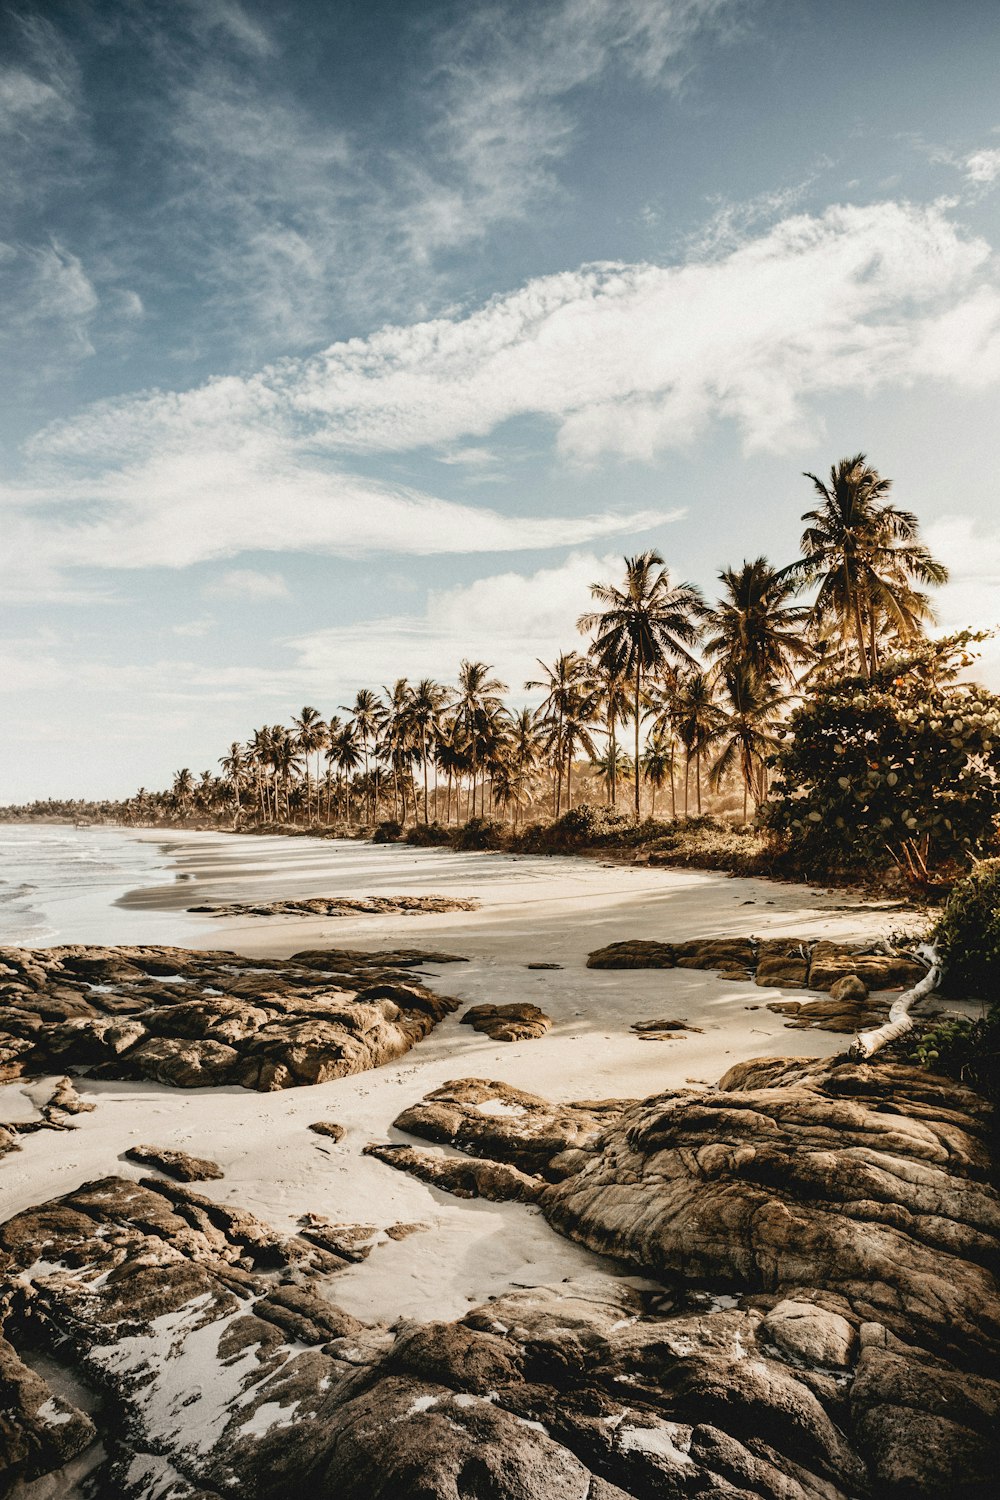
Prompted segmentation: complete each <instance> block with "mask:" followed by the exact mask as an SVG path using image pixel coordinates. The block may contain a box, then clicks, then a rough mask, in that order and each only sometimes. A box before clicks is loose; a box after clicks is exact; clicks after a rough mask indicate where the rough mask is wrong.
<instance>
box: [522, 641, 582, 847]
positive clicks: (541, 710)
mask: <svg viewBox="0 0 1000 1500" xmlns="http://www.w3.org/2000/svg"><path fill="white" fill-rule="evenodd" d="M536 660H538V665H539V666H540V667H541V669H542V671H543V672H544V673H545V676H544V677H542V678H533V679H531V680H530V681H528V682H526V683H525V684H524V686H525V688H526V689H529V690H530V689H533V688H546V689H547V693H546V696H545V698H544V699H543V700H542V702H541V704H540V705H539V707H538V712H537V719H538V722H539V723H540V724H544V725H545V726H546V728H547V730H548V736H547V740H546V749H547V750H548V751H549V753H550V754H551V756H552V760H553V763H554V765H555V768H556V778H555V816H556V817H557V818H558V816H559V813H560V810H561V807H562V778H563V764H564V762H565V763H566V768H567V775H568V776H571V775H572V752H573V742H574V741H575V740H579V739H580V731H581V730H582V731H583V733H584V734H586V725H587V724H592V723H593V721H594V718H595V716H596V713H595V701H596V694H595V690H594V686H593V683H592V681H591V676H590V664H589V663H588V661H587V659H586V657H584V656H581V655H580V653H579V651H560V653H559V655H558V656H557V657H556V659H555V661H554V662H553V664H552V666H551V667H548V666H546V665H545V663H544V662H543V661H542V660H541V659H540V658H536ZM569 724H572V725H573V726H574V728H573V731H572V734H571V735H567V726H568V725H569ZM587 743H588V745H589V747H590V748H591V749H593V744H592V742H591V741H590V740H589V736H588V738H587ZM595 753H596V752H595Z"/></svg>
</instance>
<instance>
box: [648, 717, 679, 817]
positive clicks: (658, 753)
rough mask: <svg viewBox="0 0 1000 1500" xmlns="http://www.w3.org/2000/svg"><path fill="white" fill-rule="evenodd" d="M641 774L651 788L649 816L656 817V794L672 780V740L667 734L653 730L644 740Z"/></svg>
mask: <svg viewBox="0 0 1000 1500" xmlns="http://www.w3.org/2000/svg"><path fill="white" fill-rule="evenodd" d="M642 776H643V780H644V781H648V782H649V785H650V787H651V789H652V805H651V807H650V809H649V816H650V817H651V818H655V817H656V794H657V792H658V791H659V790H660V789H661V787H663V786H664V785H665V784H666V782H667V781H668V780H669V782H670V784H671V786H673V781H674V742H673V740H672V739H671V738H670V736H669V735H665V734H658V733H656V732H655V731H654V732H653V734H651V735H650V737H649V739H648V740H647V741H646V749H645V751H644V752H643V757H642Z"/></svg>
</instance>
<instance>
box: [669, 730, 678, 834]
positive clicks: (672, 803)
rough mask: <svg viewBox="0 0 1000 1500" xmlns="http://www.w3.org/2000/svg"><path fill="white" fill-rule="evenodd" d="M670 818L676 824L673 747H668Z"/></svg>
mask: <svg viewBox="0 0 1000 1500" xmlns="http://www.w3.org/2000/svg"><path fill="white" fill-rule="evenodd" d="M670 816H671V817H672V818H673V820H674V822H675V823H676V822H677V788H676V787H675V786H674V747H673V745H671V746H670Z"/></svg>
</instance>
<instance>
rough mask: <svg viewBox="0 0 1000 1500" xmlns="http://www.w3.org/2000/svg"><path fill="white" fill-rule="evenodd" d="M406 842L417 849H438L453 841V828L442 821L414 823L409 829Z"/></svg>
mask: <svg viewBox="0 0 1000 1500" xmlns="http://www.w3.org/2000/svg"><path fill="white" fill-rule="evenodd" d="M406 842H407V843H408V844H413V845H414V847H415V848H417V849H437V848H440V847H441V845H442V844H450V843H451V830H450V829H448V828H445V827H444V826H443V825H442V824H441V823H414V825H413V827H412V828H409V829H407V832H406Z"/></svg>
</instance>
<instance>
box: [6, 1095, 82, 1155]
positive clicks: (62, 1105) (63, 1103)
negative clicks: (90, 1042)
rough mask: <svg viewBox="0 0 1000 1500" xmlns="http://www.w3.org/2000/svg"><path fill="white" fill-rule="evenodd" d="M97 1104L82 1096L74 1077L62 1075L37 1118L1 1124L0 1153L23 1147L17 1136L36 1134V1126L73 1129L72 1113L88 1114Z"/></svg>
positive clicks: (37, 1128) (46, 1128) (48, 1128)
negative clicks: (76, 1087) (76, 1086)
mask: <svg viewBox="0 0 1000 1500" xmlns="http://www.w3.org/2000/svg"><path fill="white" fill-rule="evenodd" d="M95 1107H96V1106H95V1105H94V1104H92V1103H91V1102H90V1101H89V1100H88V1099H81V1098H80V1095H79V1094H78V1093H77V1091H76V1089H75V1087H74V1086H73V1082H72V1079H69V1078H60V1079H59V1080H58V1082H57V1083H56V1086H55V1088H54V1089H53V1091H52V1093H51V1095H50V1096H49V1099H48V1102H47V1103H46V1104H43V1105H42V1107H41V1109H40V1110H39V1112H38V1118H37V1119H35V1120H16V1121H11V1122H9V1123H7V1124H4V1125H0V1157H2V1156H6V1155H7V1154H8V1153H9V1152H11V1151H19V1150H20V1149H21V1147H20V1144H19V1141H18V1136H21V1135H33V1134H34V1132H35V1131H36V1130H72V1129H73V1128H74V1122H73V1116H74V1115H84V1114H89V1113H90V1112H91V1111H92V1110H93V1109H94V1108H95Z"/></svg>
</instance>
